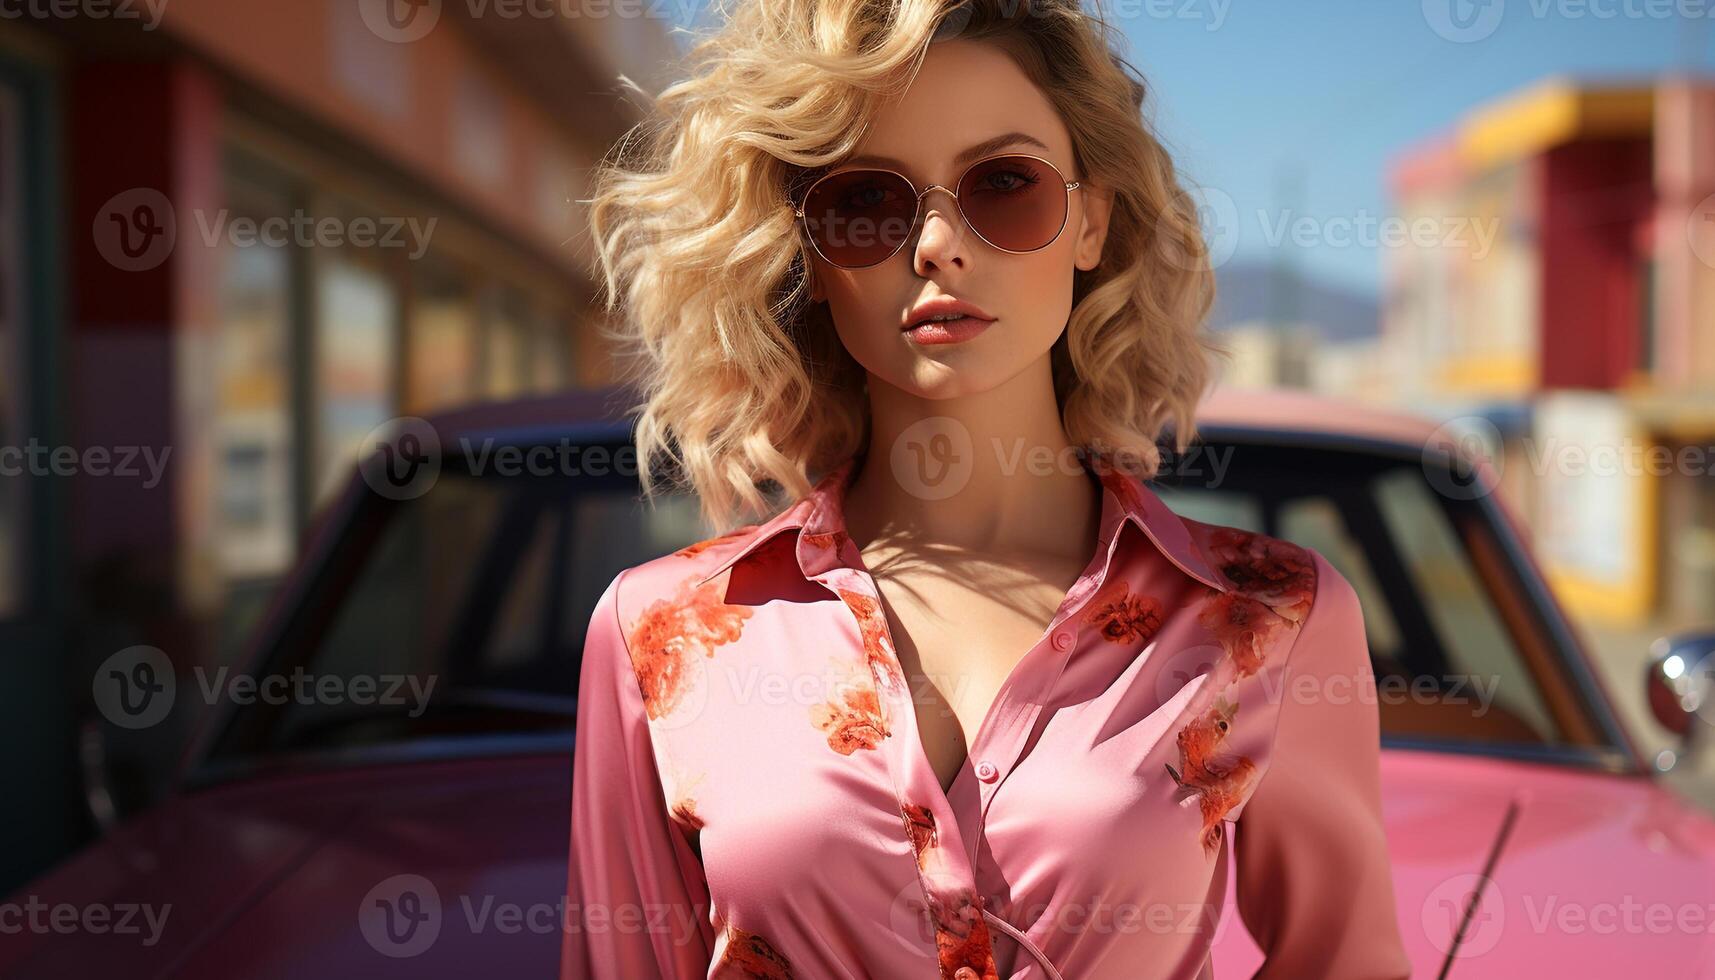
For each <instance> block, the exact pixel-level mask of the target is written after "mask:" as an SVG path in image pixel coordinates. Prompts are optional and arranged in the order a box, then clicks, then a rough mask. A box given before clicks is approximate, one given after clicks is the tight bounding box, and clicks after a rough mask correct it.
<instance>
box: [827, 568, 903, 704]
mask: <svg viewBox="0 0 1715 980" xmlns="http://www.w3.org/2000/svg"><path fill="white" fill-rule="evenodd" d="M838 591H839V593H840V598H841V599H842V600H844V601H845V604H846V606H847V607H849V608H850V609H851V611H852V614H853V615H855V616H856V617H857V621H858V627H859V629H860V630H861V632H862V633H863V653H864V661H865V663H867V664H868V665H869V669H870V671H871V672H873V673H874V674H875V678H876V682H877V683H879V684H881V685H882V686H883V687H884V688H886V689H887V690H889V691H901V690H904V688H905V675H904V674H903V673H902V672H901V671H900V668H899V656H898V655H897V654H896V653H895V652H894V650H893V643H892V641H891V640H890V639H888V633H887V616H886V614H885V613H883V612H882V610H881V603H880V602H879V601H877V600H875V599H873V598H871V597H869V596H867V595H864V594H863V593H861V592H853V591H852V590H851V589H840V590H838Z"/></svg>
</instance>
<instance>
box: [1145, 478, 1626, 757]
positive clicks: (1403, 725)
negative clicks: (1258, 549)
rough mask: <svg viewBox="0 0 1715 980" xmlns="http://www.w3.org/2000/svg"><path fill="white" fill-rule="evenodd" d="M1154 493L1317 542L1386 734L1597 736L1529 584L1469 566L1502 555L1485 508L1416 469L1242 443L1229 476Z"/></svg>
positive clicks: (1462, 739)
mask: <svg viewBox="0 0 1715 980" xmlns="http://www.w3.org/2000/svg"><path fill="white" fill-rule="evenodd" d="M1318 460H1320V462H1319V461H1318ZM1155 489H1156V490H1157V492H1158V493H1159V494H1160V495H1161V497H1162V499H1163V500H1164V501H1165V502H1166V503H1167V504H1168V506H1170V507H1172V508H1173V509H1174V510H1175V511H1176V512H1178V513H1180V514H1182V515H1184V516H1186V517H1189V518H1192V519H1194V520H1199V521H1204V522H1208V523H1213V524H1224V525H1229V526H1234V527H1241V528H1244V529H1246V530H1251V531H1256V532H1259V533H1263V534H1269V535H1272V536H1275V537H1280V538H1283V539H1285V540H1289V541H1293V542H1296V543H1298V544H1301V545H1304V546H1306V547H1311V548H1315V549H1316V550H1317V551H1318V552H1320V553H1321V554H1322V555H1323V556H1324V557H1325V558H1327V559H1328V561H1329V563H1330V564H1331V565H1333V566H1334V568H1335V569H1337V570H1338V571H1339V572H1340V574H1341V575H1343V576H1344V577H1345V578H1346V579H1347V580H1348V581H1349V582H1351V584H1352V587H1353V589H1354V591H1356V593H1357V595H1358V599H1359V602H1360V604H1361V606H1362V609H1363V616H1364V631H1365V635H1366V639H1367V641H1368V644H1369V648H1370V649H1369V652H1370V659H1371V666H1372V669H1373V671H1374V674H1375V677H1376V686H1375V688H1374V690H1373V692H1372V693H1371V694H1370V696H1371V697H1373V698H1374V699H1375V701H1376V703H1377V706H1378V713H1379V716H1380V719H1381V726H1382V731H1383V735H1384V737H1388V738H1391V739H1396V740H1416V741H1432V742H1435V741H1439V742H1456V743H1467V744H1483V745H1514V746H1527V747H1529V746H1537V747H1552V746H1588V745H1593V744H1597V743H1599V742H1600V736H1599V735H1597V734H1596V732H1597V726H1595V725H1593V724H1591V723H1590V721H1589V715H1588V705H1587V702H1584V701H1583V700H1582V696H1581V695H1580V694H1579V693H1578V692H1577V691H1576V690H1575V689H1573V687H1572V685H1571V683H1570V682H1569V681H1568V679H1567V676H1566V675H1567V673H1568V672H1567V671H1566V670H1565V669H1564V667H1565V664H1563V663H1560V662H1558V661H1557V660H1556V659H1555V658H1556V656H1557V655H1556V654H1555V652H1554V647H1553V644H1552V642H1551V641H1549V640H1548V639H1547V638H1546V629H1545V628H1544V627H1543V624H1542V623H1541V621H1540V619H1539V618H1535V617H1532V616H1531V615H1529V613H1528V611H1529V610H1530V609H1531V608H1532V606H1531V603H1530V601H1529V599H1528V598H1527V597H1526V596H1525V595H1524V592H1523V589H1522V588H1521V586H1520V584H1519V583H1518V582H1517V581H1516V580H1509V579H1508V578H1507V577H1506V576H1505V575H1503V574H1501V572H1500V570H1498V569H1495V568H1489V569H1486V570H1485V569H1481V568H1479V567H1478V563H1477V562H1476V561H1475V560H1474V557H1473V548H1478V549H1479V550H1481V551H1483V552H1485V553H1487V554H1491V555H1493V554H1499V553H1500V552H1501V550H1502V549H1501V548H1500V546H1499V544H1498V539H1497V538H1496V537H1495V528H1494V526H1493V524H1492V523H1491V521H1490V519H1489V518H1488V517H1487V516H1486V515H1485V513H1484V512H1483V511H1482V510H1481V509H1480V507H1479V505H1478V502H1476V501H1471V500H1459V499H1452V498H1449V497H1447V496H1444V495H1441V494H1438V493H1436V492H1435V490H1434V489H1433V487H1432V486H1431V485H1430V484H1429V482H1428V480H1427V479H1426V477H1425V474H1424V471H1423V468H1422V465H1421V464H1420V463H1419V462H1418V461H1415V460H1414V461H1410V462H1407V461H1405V460H1389V459H1386V458H1382V457H1376V456H1370V455H1366V454H1364V453H1360V452H1344V453H1342V452H1336V451H1328V452H1326V453H1319V454H1312V453H1309V452H1307V451H1304V450H1302V449H1287V448H1284V447H1278V446H1276V447H1267V446H1239V447H1236V452H1235V453H1234V455H1233V457H1232V459H1231V463H1230V466H1229V468H1228V472H1227V474H1226V475H1225V477H1224V478H1222V479H1219V480H1214V481H1210V480H1206V479H1205V480H1192V479H1179V478H1176V477H1175V476H1174V475H1173V474H1170V473H1166V474H1163V476H1162V477H1161V478H1160V479H1159V480H1158V481H1157V485H1156V486H1155ZM1502 593H1504V594H1502ZM1497 598H1502V599H1506V600H1507V605H1508V606H1509V607H1510V608H1511V609H1513V610H1515V614H1514V616H1513V618H1512V619H1511V620H1509V619H1508V618H1507V617H1505V616H1503V615H1502V612H1501V603H1499V602H1498V601H1497ZM1545 692H1551V693H1552V697H1550V696H1549V694H1547V693H1545Z"/></svg>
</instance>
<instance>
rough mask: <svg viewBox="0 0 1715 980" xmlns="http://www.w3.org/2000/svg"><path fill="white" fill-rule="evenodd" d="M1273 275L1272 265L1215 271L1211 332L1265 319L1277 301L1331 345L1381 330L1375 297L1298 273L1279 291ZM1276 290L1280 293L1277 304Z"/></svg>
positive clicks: (1229, 266)
mask: <svg viewBox="0 0 1715 980" xmlns="http://www.w3.org/2000/svg"><path fill="white" fill-rule="evenodd" d="M1277 275H1278V273H1277V272H1276V270H1275V269H1274V268H1273V267H1271V266H1268V265H1260V264H1257V263H1249V262H1230V263H1228V264H1226V265H1224V266H1222V267H1221V268H1219V269H1216V270H1215V290H1216V292H1215V308H1214V310H1213V311H1212V312H1211V313H1210V314H1209V326H1210V328H1211V329H1213V330H1222V329H1224V328H1226V327H1231V326H1233V325H1235V324H1240V323H1246V322H1255V321H1258V320H1268V319H1270V318H1271V311H1272V310H1274V309H1275V307H1276V304H1277V302H1278V303H1279V305H1280V308H1281V309H1284V310H1294V311H1295V313H1293V314H1292V315H1290V319H1292V320H1296V321H1299V322H1301V323H1309V324H1312V325H1314V326H1315V327H1316V328H1317V330H1318V331H1320V333H1321V335H1322V337H1323V338H1324V339H1327V340H1330V341H1333V342H1335V343H1341V342H1344V341H1350V340H1363V339H1365V338H1369V337H1374V336H1376V335H1377V334H1378V333H1379V332H1380V330H1381V308H1380V305H1379V304H1378V303H1377V301H1376V299H1375V298H1374V297H1372V296H1365V295H1363V294H1362V293H1358V292H1353V291H1352V290H1349V289H1346V288H1344V287H1342V286H1335V285H1332V284H1330V283H1327V282H1320V281H1317V280H1314V279H1310V278H1307V277H1306V276H1305V275H1304V274H1303V273H1302V272H1295V273H1294V274H1293V276H1294V279H1293V280H1291V281H1289V282H1288V283H1287V284H1285V285H1284V287H1283V286H1281V285H1277V283H1276V282H1275V281H1274V279H1275V277H1276V276H1277ZM1276 289H1282V295H1281V296H1280V297H1279V298H1278V300H1277V298H1276V296H1275V290H1276Z"/></svg>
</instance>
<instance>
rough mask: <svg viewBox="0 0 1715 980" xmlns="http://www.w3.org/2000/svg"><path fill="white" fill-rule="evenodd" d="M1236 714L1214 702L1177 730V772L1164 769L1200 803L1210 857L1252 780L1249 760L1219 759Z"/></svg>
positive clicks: (1253, 767)
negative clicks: (1231, 814) (1226, 819)
mask: <svg viewBox="0 0 1715 980" xmlns="http://www.w3.org/2000/svg"><path fill="white" fill-rule="evenodd" d="M1237 712H1238V706H1237V705H1235V704H1233V703H1232V702H1230V701H1228V700H1227V699H1226V698H1224V697H1222V698H1217V699H1216V701H1215V703H1214V704H1213V705H1212V706H1211V707H1210V708H1209V709H1208V710H1207V711H1205V712H1204V713H1203V714H1202V715H1200V716H1199V717H1197V718H1196V719H1194V720H1192V721H1191V722H1190V723H1189V724H1187V725H1186V726H1185V727H1184V728H1181V729H1180V730H1179V736H1178V738H1177V742H1178V744H1179V768H1178V769H1174V768H1173V766H1172V765H1171V764H1169V765H1168V766H1167V773H1168V775H1170V776H1172V777H1173V781H1174V782H1175V783H1178V784H1179V786H1180V788H1181V789H1184V790H1186V791H1188V793H1189V794H1190V795H1191V796H1196V797H1197V798H1198V799H1199V802H1200V803H1201V806H1202V811H1203V832H1202V835H1201V839H1202V842H1203V851H1204V853H1206V854H1209V855H1211V856H1213V854H1214V852H1215V850H1216V849H1217V848H1219V847H1220V845H1221V820H1222V819H1223V818H1225V817H1226V815H1227V813H1228V811H1230V810H1232V808H1233V807H1235V806H1237V805H1238V802H1239V801H1240V800H1241V799H1243V798H1244V794H1245V791H1246V790H1247V789H1248V788H1249V787H1250V783H1251V780H1252V779H1254V778H1255V777H1256V763H1254V762H1252V761H1251V760H1250V758H1249V757H1247V756H1239V757H1237V758H1236V759H1228V758H1224V757H1222V756H1221V750H1222V748H1223V746H1225V744H1226V741H1227V733H1228V732H1229V731H1231V730H1232V723H1233V715H1234V714H1236V713H1237ZM1186 798H1187V799H1189V798H1190V796H1187V797H1186Z"/></svg>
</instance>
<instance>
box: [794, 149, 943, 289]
mask: <svg viewBox="0 0 1715 980" xmlns="http://www.w3.org/2000/svg"><path fill="white" fill-rule="evenodd" d="M916 216H917V196H916V194H915V193H913V192H912V190H911V185H910V184H909V183H907V182H906V180H905V178H903V177H901V176H899V175H898V174H895V173H889V172H887V171H885V170H848V171H846V172H844V173H837V174H834V175H832V176H830V177H827V178H824V179H823V180H822V181H820V182H819V183H817V184H816V186H815V187H813V188H811V190H810V194H809V196H808V197H807V198H805V200H804V226H805V229H806V230H807V231H808V233H809V235H810V238H811V240H812V241H813V242H815V245H816V248H817V250H818V251H820V252H821V253H822V257H823V258H825V259H827V260H828V261H829V262H832V263H833V264H835V265H839V266H845V267H848V268H857V267H861V266H866V265H875V264H876V263H877V262H880V261H882V260H883V259H886V258H887V257H888V256H890V255H892V254H893V253H894V252H895V251H897V250H898V248H899V246H900V244H901V243H902V242H904V241H905V239H906V237H907V236H908V235H910V234H911V225H912V223H913V219H914V218H915V217H916Z"/></svg>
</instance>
